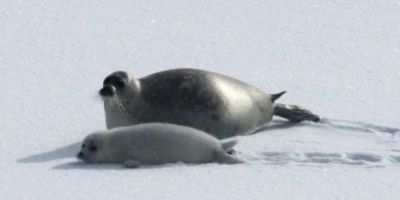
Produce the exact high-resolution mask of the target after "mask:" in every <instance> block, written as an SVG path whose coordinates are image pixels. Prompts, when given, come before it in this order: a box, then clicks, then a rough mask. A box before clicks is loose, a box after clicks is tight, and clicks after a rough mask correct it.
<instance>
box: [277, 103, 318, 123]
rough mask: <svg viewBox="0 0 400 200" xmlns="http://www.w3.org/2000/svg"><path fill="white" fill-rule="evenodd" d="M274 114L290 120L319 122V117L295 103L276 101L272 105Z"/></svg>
mask: <svg viewBox="0 0 400 200" xmlns="http://www.w3.org/2000/svg"><path fill="white" fill-rule="evenodd" d="M274 115H276V116H279V117H283V118H286V119H288V120H289V121H291V122H294V123H299V122H302V121H313V122H319V120H320V117H319V116H318V115H316V114H314V113H312V112H311V111H309V110H307V109H304V108H301V107H300V106H296V105H285V104H280V103H277V104H275V106H274Z"/></svg>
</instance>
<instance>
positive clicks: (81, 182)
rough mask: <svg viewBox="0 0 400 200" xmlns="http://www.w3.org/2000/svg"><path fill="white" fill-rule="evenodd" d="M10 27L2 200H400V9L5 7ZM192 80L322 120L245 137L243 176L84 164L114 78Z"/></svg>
mask: <svg viewBox="0 0 400 200" xmlns="http://www.w3.org/2000/svg"><path fill="white" fill-rule="evenodd" d="M0 25H1V26H0V38H1V41H0V72H1V79H0V92H1V96H2V97H1V98H0V111H1V114H0V153H1V156H0V164H1V165H0V182H1V183H2V186H1V187H0V197H1V199H208V200H212V199H216V200H217V199H252V200H256V199H260V200H261V199H262V200H264V199H275V200H279V199H300V200H302V199H304V200H320V199H346V200H347V199H352V200H358V199H360V200H368V199H371V200H372V199H373V200H375V199H381V200H386V199H390V200H392V199H393V200H394V199H398V198H399V196H398V192H399V189H400V137H399V135H400V130H399V127H400V117H399V113H400V104H399V99H400V59H399V58H400V2H399V1H398V0H381V1H373V0H348V1H344V0H327V1H317V0H300V1H290V0H266V1H240V0H234V1H228V0H221V1H210V0H202V1H177V0H171V1H127V0H115V1H105V0H104V1H95V0H88V1H79V0H59V1H53V0H42V1H33V0H31V1H29V0H19V1H12V0H3V1H1V2H0ZM179 67H191V68H198V69H204V70H209V71H214V72H218V73H222V74H226V75H229V76H232V77H235V78H237V79H240V80H242V81H245V82H247V83H250V84H252V85H254V86H256V87H259V88H261V89H263V90H264V91H266V92H268V93H276V92H280V91H282V90H287V91H288V93H287V94H285V95H284V96H283V97H282V98H281V99H279V102H280V103H287V104H296V105H301V106H303V107H306V108H308V109H310V110H312V111H313V112H315V113H318V114H320V116H321V117H322V120H321V122H320V123H312V122H305V123H301V124H290V123H287V122H286V121H285V120H284V119H280V118H274V120H273V121H272V122H271V123H270V124H269V125H268V126H265V127H264V128H263V129H262V130H261V131H259V132H258V133H256V134H254V135H250V136H242V137H239V138H238V139H239V144H238V146H237V147H236V149H237V150H238V152H239V156H240V157H241V158H242V159H244V160H245V161H246V163H244V164H237V165H222V164H216V163H209V164H201V165H192V164H182V163H176V164H167V165H161V166H146V167H142V168H138V169H125V168H122V167H121V166H120V165H112V164H106V165H86V164H83V163H80V162H78V160H77V159H76V158H75V157H74V156H75V154H76V153H77V152H78V150H79V146H80V142H81V141H82V139H83V138H84V137H85V136H86V135H87V134H89V133H91V132H93V131H95V130H102V129H105V119H104V111H103V104H102V100H101V99H100V98H99V97H98V95H97V91H98V90H99V89H100V87H101V86H102V81H103V79H104V77H105V76H107V75H108V74H110V73H112V72H113V71H116V70H125V71H128V72H130V73H132V74H134V76H135V77H138V78H139V77H143V76H145V75H148V74H151V73H154V72H158V71H161V70H166V69H172V68H179Z"/></svg>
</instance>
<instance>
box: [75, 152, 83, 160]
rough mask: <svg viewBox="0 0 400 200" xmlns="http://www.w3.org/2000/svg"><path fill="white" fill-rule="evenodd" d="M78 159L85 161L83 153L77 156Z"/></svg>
mask: <svg viewBox="0 0 400 200" xmlns="http://www.w3.org/2000/svg"><path fill="white" fill-rule="evenodd" d="M76 157H77V158H79V159H83V157H84V155H83V153H82V151H80V152H79V153H78V155H76Z"/></svg>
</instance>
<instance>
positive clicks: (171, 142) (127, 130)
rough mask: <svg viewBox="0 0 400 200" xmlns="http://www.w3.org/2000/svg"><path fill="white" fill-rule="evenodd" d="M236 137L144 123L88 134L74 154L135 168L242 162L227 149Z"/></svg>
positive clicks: (162, 124) (97, 161)
mask: <svg viewBox="0 0 400 200" xmlns="http://www.w3.org/2000/svg"><path fill="white" fill-rule="evenodd" d="M235 144H236V140H234V139H228V140H222V142H220V141H219V140H218V139H217V138H215V137H213V136H211V135H209V134H207V133H204V132H202V131H200V130H197V129H194V128H191V127H185V126H180V125H175V124H165V123H145V124H139V125H133V126H125V127H118V128H114V129H110V130H106V131H99V132H96V133H93V134H91V135H89V136H87V137H86V138H85V139H84V141H83V143H82V148H81V151H80V152H79V153H78V155H77V157H78V158H79V159H81V160H83V161H84V162H87V163H122V164H123V165H124V166H125V167H129V168H134V167H139V166H140V165H155V164H164V163H174V162H184V163H208V162H218V163H226V164H234V163H242V162H243V161H242V160H240V159H239V158H237V157H234V156H231V155H229V154H228V153H226V151H229V150H231V149H232V148H233V146H234V145H235Z"/></svg>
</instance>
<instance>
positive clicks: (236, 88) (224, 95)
mask: <svg viewBox="0 0 400 200" xmlns="http://www.w3.org/2000/svg"><path fill="white" fill-rule="evenodd" d="M99 93H100V95H101V96H102V97H103V100H104V108H105V113H106V124H107V128H113V127H119V126H127V125H134V124H139V123H146V122H166V123H173V124H180V125H185V126H190V127H194V128H197V129H200V130H203V131H205V132H207V133H209V134H211V135H214V136H216V137H217V138H227V137H231V136H235V135H245V134H250V133H253V132H254V131H256V130H257V129H259V128H260V127H262V126H264V125H265V124H266V123H268V122H269V121H271V119H272V116H273V115H276V116H280V117H284V118H286V119H288V120H290V121H292V122H300V121H303V120H310V121H315V122H316V121H318V120H319V117H318V116H317V115H315V114H313V113H311V112H310V111H308V110H306V109H303V108H300V107H298V106H287V105H284V104H275V103H274V102H275V101H276V100H277V99H278V98H279V97H281V96H282V95H283V94H284V93H285V92H281V93H277V94H272V95H271V94H267V93H265V92H263V91H262V90H260V89H258V88H256V87H253V86H251V85H249V84H246V83H244V82H242V81H240V80H237V79H234V78H231V77H228V76H225V75H222V74H218V73H213V72H208V71H204V70H198V69H173V70H167V71H162V72H158V73H155V74H151V75H149V76H146V77H143V78H140V79H135V78H134V77H133V76H132V75H130V74H128V73H126V72H123V71H118V72H114V73H112V74H111V75H109V76H107V77H106V78H105V79H104V82H103V88H102V89H101V90H100V92H99Z"/></svg>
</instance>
